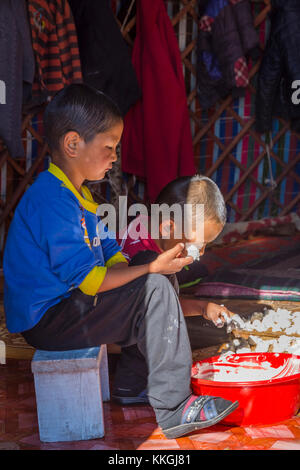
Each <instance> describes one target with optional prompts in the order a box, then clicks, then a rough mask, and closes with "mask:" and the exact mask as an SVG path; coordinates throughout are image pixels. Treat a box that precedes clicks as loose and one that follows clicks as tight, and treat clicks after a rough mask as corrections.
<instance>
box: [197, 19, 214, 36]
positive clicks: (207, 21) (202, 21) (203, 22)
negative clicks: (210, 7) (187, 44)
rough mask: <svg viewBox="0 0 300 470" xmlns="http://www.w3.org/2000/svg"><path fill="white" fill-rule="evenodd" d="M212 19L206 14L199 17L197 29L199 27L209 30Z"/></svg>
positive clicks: (202, 29)
mask: <svg viewBox="0 0 300 470" xmlns="http://www.w3.org/2000/svg"><path fill="white" fill-rule="evenodd" d="M214 21H215V19H214V18H212V17H210V16H207V15H204V16H202V18H200V21H199V29H201V31H207V32H211V25H212V24H213V22H214Z"/></svg>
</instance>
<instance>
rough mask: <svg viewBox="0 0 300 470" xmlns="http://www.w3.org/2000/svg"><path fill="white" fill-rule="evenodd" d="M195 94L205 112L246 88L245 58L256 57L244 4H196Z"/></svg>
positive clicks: (226, 0)
mask: <svg viewBox="0 0 300 470" xmlns="http://www.w3.org/2000/svg"><path fill="white" fill-rule="evenodd" d="M198 7H199V12H200V20H199V30H198V40H197V92H198V98H199V102H200V105H201V107H202V108H203V109H208V108H210V107H212V106H214V105H215V104H216V102H217V101H218V100H220V99H224V98H225V97H226V96H228V94H230V93H233V94H235V95H240V94H243V92H244V90H245V88H246V87H247V86H248V84H249V73H248V65H247V56H248V54H251V55H253V56H256V55H257V54H258V48H257V46H258V44H259V38H258V34H257V32H256V30H255V28H254V24H253V16H252V12H251V7H250V3H249V1H248V0H198Z"/></svg>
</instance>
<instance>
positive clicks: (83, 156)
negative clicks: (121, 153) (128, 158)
mask: <svg viewBox="0 0 300 470" xmlns="http://www.w3.org/2000/svg"><path fill="white" fill-rule="evenodd" d="M122 132H123V122H122V121H119V122H118V123H116V124H114V125H113V126H112V127H111V128H110V129H109V130H108V131H106V132H102V133H100V134H97V135H96V136H95V137H94V139H93V140H91V141H90V142H87V143H86V142H84V140H82V139H80V142H79V144H78V155H77V162H76V167H77V171H78V172H80V174H81V176H82V178H83V180H90V181H93V180H94V181H96V180H101V179H103V178H104V177H105V173H106V172H107V171H109V170H110V169H111V168H112V164H113V162H115V161H116V160H117V153H116V149H117V145H118V144H119V142H120V139H121V135H122Z"/></svg>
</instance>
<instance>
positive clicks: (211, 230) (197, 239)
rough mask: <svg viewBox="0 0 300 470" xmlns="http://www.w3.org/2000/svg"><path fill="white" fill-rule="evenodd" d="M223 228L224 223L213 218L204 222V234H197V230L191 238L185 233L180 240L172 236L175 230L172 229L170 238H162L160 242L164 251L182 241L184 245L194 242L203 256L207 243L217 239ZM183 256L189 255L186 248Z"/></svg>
mask: <svg viewBox="0 0 300 470" xmlns="http://www.w3.org/2000/svg"><path fill="white" fill-rule="evenodd" d="M222 230H223V225H222V224H219V223H218V222H216V221H214V220H212V219H211V220H207V221H205V222H204V230H203V234H201V235H200V236H199V235H197V233H196V232H192V234H191V238H186V237H185V236H184V235H183V237H182V238H181V239H180V240H179V239H175V238H173V237H172V232H173V231H172V230H171V236H170V239H167V238H166V239H161V240H160V242H161V245H162V248H163V250H164V251H166V250H169V249H170V248H172V247H173V246H175V245H176V244H177V243H180V242H181V243H184V245H186V244H193V245H195V246H196V247H197V248H198V250H199V255H200V256H203V254H204V252H205V248H206V245H207V244H208V243H211V242H212V241H213V240H215V239H216V238H217V236H218V235H219V234H220V233H221V231H222ZM182 256H187V251H186V248H185V249H184V250H183V252H182Z"/></svg>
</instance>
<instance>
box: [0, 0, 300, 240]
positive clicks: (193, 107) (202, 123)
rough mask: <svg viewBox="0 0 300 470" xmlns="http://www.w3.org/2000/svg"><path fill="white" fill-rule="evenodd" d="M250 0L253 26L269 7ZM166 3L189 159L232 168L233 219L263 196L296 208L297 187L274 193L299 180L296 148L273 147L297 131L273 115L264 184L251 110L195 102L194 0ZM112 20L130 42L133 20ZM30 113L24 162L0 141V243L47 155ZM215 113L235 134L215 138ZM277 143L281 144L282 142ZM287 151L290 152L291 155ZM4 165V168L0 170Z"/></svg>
mask: <svg viewBox="0 0 300 470" xmlns="http://www.w3.org/2000/svg"><path fill="white" fill-rule="evenodd" d="M251 3H252V4H254V3H255V4H256V5H255V9H254V10H255V13H254V24H255V27H256V28H257V29H258V30H259V29H260V28H261V27H262V25H263V24H266V23H267V17H268V13H269V11H270V9H271V6H270V0H256V1H254V0H251ZM132 4H133V3H132ZM166 5H167V8H168V13H169V15H170V18H171V21H172V24H173V26H174V30H175V33H176V34H177V37H178V42H179V48H180V51H181V59H182V64H183V71H184V76H185V82H186V89H187V103H188V107H189V111H190V118H191V128H192V135H193V143H194V150H195V161H196V165H197V167H198V168H199V171H200V170H201V172H202V173H205V174H206V175H207V176H210V177H212V178H213V179H216V175H217V174H218V171H219V170H220V169H221V168H222V166H223V165H227V166H230V167H231V169H232V168H234V169H235V171H236V175H238V177H235V180H234V181H233V182H232V183H231V185H230V186H228V185H227V186H226V188H227V189H226V188H225V189H224V185H223V186H222V185H221V189H222V192H223V194H224V197H225V200H226V203H227V205H228V207H229V208H230V210H231V212H232V213H234V214H235V219H234V220H239V221H247V220H250V219H253V218H255V216H256V217H257V214H258V213H259V212H258V211H259V209H260V207H262V205H263V204H265V203H266V201H269V203H270V204H271V205H272V208H273V209H272V210H273V213H274V214H275V213H276V215H286V214H288V213H290V212H291V211H293V210H296V209H297V208H298V207H299V201H300V193H298V194H297V191H296V193H295V189H294V190H293V193H292V197H290V199H287V198H286V197H282V195H281V196H280V194H281V193H280V191H279V189H278V188H280V187H281V186H282V184H285V182H286V180H287V179H289V181H290V183H289V184H290V186H291V185H292V187H293V188H295V185H296V187H297V185H300V171H299V170H300V163H299V162H300V148H299V150H297V146H296V148H295V151H294V150H293V149H291V151H290V152H289V158H288V161H287V159H284V158H282V157H281V156H280V155H279V151H278V149H277V150H276V146H278V145H279V144H280V143H281V145H282V139H284V138H285V136H286V135H287V134H288V133H289V135H292V136H293V138H294V142H295V141H296V142H298V141H300V139H299V137H300V136H299V135H297V134H295V133H292V132H291V130H290V127H289V124H288V123H287V122H284V121H283V120H278V123H279V126H278V129H277V131H275V132H273V134H272V146H271V147H270V150H269V164H270V163H271V165H275V170H274V174H275V176H274V182H273V183H274V184H273V185H269V184H266V179H267V178H266V176H270V175H268V170H267V171H266V168H269V169H270V165H269V166H268V158H267V157H268V143H267V139H266V138H265V137H264V136H262V135H260V134H258V133H257V132H256V131H255V130H254V124H255V116H254V113H252V114H251V115H249V116H248V117H247V118H246V119H245V116H244V115H242V113H239V111H238V109H237V108H236V106H234V98H233V97H232V96H228V97H227V98H226V99H225V100H223V101H222V102H220V103H218V104H217V106H216V107H215V108H214V109H212V110H209V112H207V113H206V114H205V116H204V114H203V113H202V111H201V109H200V107H199V105H198V102H197V90H196V65H195V57H196V55H195V54H196V36H197V25H198V13H197V0H172V1H171V0H168V1H166ZM117 21H118V22H119V25H120V29H121V32H122V34H123V36H124V38H125V40H126V41H127V42H128V43H129V45H130V46H132V45H133V34H132V33H133V31H134V27H135V22H136V19H135V17H134V16H133V17H132V16H131V17H130V16H128V17H127V18H125V21H124V20H123V21H122V23H121V21H119V20H118V18H117ZM260 47H261V50H262V54H261V56H262V55H263V49H264V41H261V44H260ZM260 63H261V58H260V59H259V60H258V61H257V62H256V63H253V64H251V66H250V81H249V86H248V88H247V90H246V93H248V95H249V96H251V99H253V97H254V96H255V92H256V91H255V78H256V76H257V72H258V70H259V67H260ZM33 118H34V115H33V114H29V115H26V116H24V117H23V127H22V131H23V135H25V136H26V139H28V138H29V139H31V140H32V141H35V142H36V144H37V146H38V151H37V154H36V156H35V158H34V159H32V161H29V163H28V159H27V160H26V159H13V158H11V156H10V155H9V153H8V151H7V150H6V149H5V147H4V145H3V144H2V145H1V142H0V170H1V172H2V173H1V198H0V209H1V214H0V227H1V228H2V244H3V242H4V240H5V234H6V233H7V229H8V226H9V223H10V221H11V219H12V216H13V212H14V209H15V207H16V205H17V203H18V201H19V199H20V197H21V196H22V194H23V192H24V191H25V189H26V188H27V186H28V185H30V184H31V183H32V181H33V179H34V177H35V175H36V174H37V172H38V171H40V169H41V167H43V165H44V163H43V162H44V161H45V158H46V156H47V146H46V145H45V143H44V140H43V136H42V135H41V134H40V133H39V132H38V131H37V130H36V129H35V128H34V126H33V125H32V119H33ZM221 118H222V119H225V120H226V119H227V120H229V119H230V120H232V121H235V125H236V126H238V131H237V132H236V134H235V135H232V136H231V137H230V136H229V138H228V136H227V138H226V140H224V139H222V138H220V136H219V135H217V132H216V125H217V123H218V122H219V120H220V119H221ZM245 138H248V139H252V142H253V143H254V145H256V147H257V148H258V149H259V151H258V152H257V154H256V155H255V157H254V158H253V160H252V161H251V162H249V161H248V159H247V161H246V163H245V162H243V161H241V159H238V158H237V156H236V152H235V149H236V148H237V146H238V145H240V144H241V142H242V141H243V139H245ZM205 139H206V140H207V141H209V142H210V143H211V145H212V146H213V148H214V153H215V155H216V157H215V159H214V160H213V161H211V163H210V164H209V167H207V164H204V163H203V162H204V160H203V159H204V157H205V155H204V156H203V155H201V145H202V144H203V141H204V140H205ZM283 145H285V142H284V144H283ZM291 152H292V153H293V154H291ZM262 164H263V166H264V169H263V170H261V171H260V172H258V168H259V167H261V165H262ZM4 168H5V171H3V169H4ZM271 168H272V167H271ZM118 178H119V179H118ZM113 179H114V176H112V178H111V180H110V182H111V183H112V184H111V186H112V193H113V192H115V193H117V192H118V188H119V187H120V171H119V175H118V176H117V180H116V182H115V184H114V182H113ZM121 179H122V178H121ZM127 182H128V184H129V185H130V184H131V183H130V178H129V180H127ZM246 184H248V185H250V186H249V187H251V188H252V190H251V192H252V193H254V199H253V198H252V200H251V201H250V203H248V206H247V207H243V206H242V207H241V204H238V203H237V199H236V195H237V194H238V192H239V191H240V190H241V188H242V187H243V185H244V186H245V185H246ZM4 188H5V189H4Z"/></svg>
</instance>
